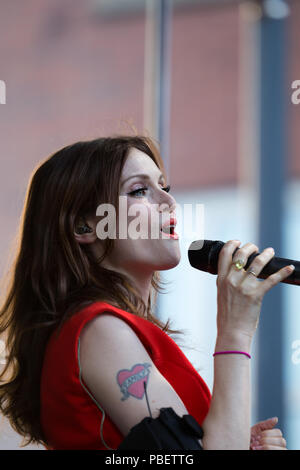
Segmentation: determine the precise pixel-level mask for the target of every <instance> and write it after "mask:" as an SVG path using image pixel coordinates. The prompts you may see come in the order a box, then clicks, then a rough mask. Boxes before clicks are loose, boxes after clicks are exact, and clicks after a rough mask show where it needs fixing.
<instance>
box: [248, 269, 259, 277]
mask: <svg viewBox="0 0 300 470" xmlns="http://www.w3.org/2000/svg"><path fill="white" fill-rule="evenodd" d="M247 273H248V274H253V276H255V277H256V276H257V275H256V274H255V272H254V271H251V269H249V271H247Z"/></svg>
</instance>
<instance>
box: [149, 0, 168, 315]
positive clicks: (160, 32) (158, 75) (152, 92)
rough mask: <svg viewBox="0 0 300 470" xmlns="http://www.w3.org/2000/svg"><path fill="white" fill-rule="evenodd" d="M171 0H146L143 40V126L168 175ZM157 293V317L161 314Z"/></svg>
mask: <svg viewBox="0 0 300 470" xmlns="http://www.w3.org/2000/svg"><path fill="white" fill-rule="evenodd" d="M171 21H172V0H147V3H146V41H145V87H144V127H145V128H146V130H147V132H148V133H150V135H151V136H152V137H153V138H154V139H155V140H156V141H158V143H159V147H160V153H161V156H162V159H163V162H164V167H165V171H166V175H167V178H168V179H169V177H170V164H169V135H170V88H171V84H170V82H171V73H170V68H171ZM159 311H160V295H159V294H158V297H157V301H156V312H155V313H156V316H157V317H158V318H159V316H160V314H159Z"/></svg>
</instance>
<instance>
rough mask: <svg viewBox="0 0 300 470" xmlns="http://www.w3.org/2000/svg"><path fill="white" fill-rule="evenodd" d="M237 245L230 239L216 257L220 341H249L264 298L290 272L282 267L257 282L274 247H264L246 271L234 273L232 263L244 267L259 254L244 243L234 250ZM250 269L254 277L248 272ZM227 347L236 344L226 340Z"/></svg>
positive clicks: (271, 256) (286, 267) (253, 247)
mask: <svg viewBox="0 0 300 470" xmlns="http://www.w3.org/2000/svg"><path fill="white" fill-rule="evenodd" d="M240 243H241V242H238V241H237V240H230V241H229V242H227V243H225V245H224V246H223V248H222V250H221V251H220V254H219V261H218V278H217V287H218V316H217V329H218V336H221V337H222V338H223V339H224V338H227V341H228V340H232V339H234V338H235V337H237V338H238V339H240V338H245V339H246V338H248V339H249V340H250V342H251V340H252V337H253V335H254V332H255V330H256V327H257V324H258V320H259V314H260V310H261V304H262V300H263V297H264V295H265V294H266V292H268V291H269V290H270V289H271V288H272V287H274V286H275V285H277V284H278V283H279V282H280V281H282V280H283V279H286V278H287V277H288V276H289V275H290V274H291V273H292V271H293V270H292V268H290V267H289V266H285V267H284V268H282V269H280V270H279V271H277V272H276V273H274V274H272V275H270V276H269V277H267V278H266V279H265V280H263V281H261V280H258V279H257V275H258V274H259V273H260V272H261V271H262V270H263V268H264V267H265V265H266V264H267V263H269V261H270V260H271V259H272V258H273V256H274V250H273V248H266V249H265V250H263V252H262V253H260V254H259V255H257V256H256V257H255V258H254V260H253V261H252V263H251V265H250V267H249V268H248V270H247V271H245V269H240V270H237V269H236V268H235V266H233V264H232V263H233V262H236V261H238V260H241V261H242V265H243V266H245V265H246V264H247V261H248V258H249V256H250V255H251V254H253V253H255V252H258V251H259V249H258V247H257V246H256V245H254V244H253V243H246V244H245V245H244V246H242V247H241V248H239V249H237V247H238V246H239V245H240ZM236 249H237V251H236V252H235V253H234V251H235V250H236ZM233 253H234V255H233ZM250 269H251V271H253V273H254V274H253V273H252V274H250V273H249V270H250ZM222 343H224V341H222ZM227 346H228V349H230V348H231V347H233V346H235V345H234V344H230V343H229V341H228V344H227Z"/></svg>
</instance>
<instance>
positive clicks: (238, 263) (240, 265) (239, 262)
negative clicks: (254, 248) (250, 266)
mask: <svg viewBox="0 0 300 470" xmlns="http://www.w3.org/2000/svg"><path fill="white" fill-rule="evenodd" d="M232 264H233V266H234V267H235V269H236V270H237V271H240V270H241V269H243V267H244V266H245V264H246V263H245V262H244V260H242V259H238V260H236V261H234V262H233V263H232Z"/></svg>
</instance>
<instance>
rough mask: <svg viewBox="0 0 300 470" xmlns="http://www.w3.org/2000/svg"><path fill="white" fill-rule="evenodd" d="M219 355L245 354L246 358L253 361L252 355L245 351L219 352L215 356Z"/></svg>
mask: <svg viewBox="0 0 300 470" xmlns="http://www.w3.org/2000/svg"><path fill="white" fill-rule="evenodd" d="M217 354H244V355H245V356H247V357H249V359H251V356H250V354H248V353H246V352H244V351H218V352H215V353H214V354H213V356H216V355H217Z"/></svg>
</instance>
